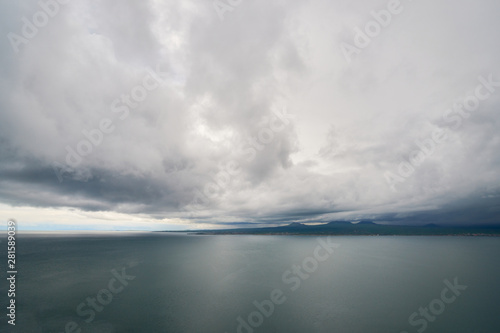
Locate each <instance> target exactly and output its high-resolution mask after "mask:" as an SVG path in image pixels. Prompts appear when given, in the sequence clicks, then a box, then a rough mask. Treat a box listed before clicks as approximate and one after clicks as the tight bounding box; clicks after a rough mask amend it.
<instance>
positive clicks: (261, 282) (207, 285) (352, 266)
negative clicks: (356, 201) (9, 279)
mask: <svg viewBox="0 0 500 333" xmlns="http://www.w3.org/2000/svg"><path fill="white" fill-rule="evenodd" d="M1 246H2V249H1V251H3V252H2V253H4V252H6V249H4V248H6V242H5V241H4V240H2V244H1ZM499 254H500V238H495V237H419V236H409V237H399V236H393V237H361V236H359V237H329V238H328V237H309V236H252V235H240V236H228V235H220V236H203V235H184V234H171V233H103V234H87V235H81V234H67V235H61V234H50V233H48V234H24V235H23V234H21V235H19V239H18V243H17V269H18V275H17V285H16V288H17V290H16V305H17V307H16V310H17V312H16V326H15V330H9V331H14V332H23V333H24V332H29V333H35V332H54V333H59V332H110V333H111V332H220V333H224V332H227V333H231V332H240V333H250V332H288V333H295V332H296V333H309V332H328V333H334V332H339V333H357V332H359V333H367V332H369V333H376V332H380V333H382V332H383V333H401V332H408V333H411V332H420V333H421V332H429V333H431V332H439V333H443V332H469V333H498V332H500V323H499V322H500V320H499V319H498V318H500V316H499V314H500V313H499V312H500V306H499V305H498V304H499V300H500V288H499V287H498V283H499V281H500V267H499V264H498V263H499V259H498V256H499ZM4 258H5V257H4ZM1 288H2V289H1V290H0V292H1V293H2V295H6V293H7V288H6V284H5V283H3V284H2V286H1ZM5 299H6V297H2V300H5ZM4 305H5V306H6V303H5V302H4V303H2V306H4ZM5 306H4V307H3V308H4V309H5ZM4 311H5V310H4ZM3 316H4V318H5V314H3ZM1 325H2V327H4V328H5V327H6V326H7V325H6V320H3V321H2V324H1ZM3 330H4V329H1V331H3Z"/></svg>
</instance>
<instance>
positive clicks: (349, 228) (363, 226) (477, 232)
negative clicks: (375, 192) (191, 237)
mask: <svg viewBox="0 0 500 333" xmlns="http://www.w3.org/2000/svg"><path fill="white" fill-rule="evenodd" d="M190 232H194V233H197V234H212V235H353V236H369V235H387V236H388V235H407V236H411V235H422V236H445V235H457V236H500V226H468V227H466V226H438V225H436V224H434V223H430V224H426V225H423V226H408V225H383V224H377V223H375V222H373V221H367V220H363V221H360V222H358V223H352V222H349V221H331V222H328V223H325V224H316V225H306V224H303V223H298V222H293V223H290V224H288V225H285V226H279V227H266V228H249V229H224V230H200V231H190Z"/></svg>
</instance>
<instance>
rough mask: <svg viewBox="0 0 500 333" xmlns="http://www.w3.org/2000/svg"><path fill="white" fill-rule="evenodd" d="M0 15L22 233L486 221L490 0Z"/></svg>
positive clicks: (35, 8)
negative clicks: (98, 220)
mask: <svg viewBox="0 0 500 333" xmlns="http://www.w3.org/2000/svg"><path fill="white" fill-rule="evenodd" d="M1 7H2V10H1V11H0V12H1V14H0V15H1V16H2V20H1V22H2V23H1V24H0V29H1V31H2V36H4V37H3V39H2V43H1V44H0V61H1V64H2V66H1V69H0V75H1V76H0V158H1V160H0V202H1V203H2V204H4V207H13V208H14V211H15V209H16V207H18V209H23V207H31V208H32V209H33V210H32V211H33V213H32V217H31V219H30V220H31V222H33V223H35V222H39V221H40V218H38V217H37V216H36V211H37V209H39V210H42V209H47V208H50V209H52V211H61V212H63V211H71V210H78V211H81V212H88V213H89V214H93V213H98V212H100V213H116V214H120V217H121V218H123V216H125V217H127V216H129V217H130V218H131V219H132V218H133V217H134V216H141V217H142V218H145V219H146V220H149V221H151V223H153V224H154V223H157V224H156V225H157V227H155V228H157V229H162V228H163V225H162V223H163V222H165V221H167V222H168V221H170V222H169V223H177V222H179V221H181V222H179V223H182V224H183V225H187V226H188V227H189V226H190V225H192V226H200V225H207V226H217V225H218V224H219V225H221V226H223V225H228V224H234V225H244V226H246V225H253V223H255V224H259V225H266V224H268V225H276V224H282V223H289V222H294V221H300V222H321V221H330V220H344V219H346V220H361V219H373V220H377V221H381V222H390V223H415V224H424V223H434V222H438V223H443V224H445V223H453V224H489V223H498V222H500V183H499V180H500V115H499V107H500V71H499V67H498V59H499V58H500V45H499V44H498V43H495V42H494V41H495V40H496V39H495V36H496V35H497V34H498V31H500V23H499V22H498V18H497V16H498V15H497V14H498V13H499V11H500V4H499V3H498V2H496V1H493V0H480V1H476V2H470V1H448V0H441V1H438V2H424V1H407V0H401V1H394V0H390V1H378V0H377V1H363V0H360V1H354V2H353V1H343V0H336V1H326V0H324V1H322V0H319V1H298V0H297V1H260V0H258V1H240V2H238V1H226V0H221V1H213V2H212V1H153V0H150V1H119V0H110V1H104V0H103V1H92V2H88V1H77V0H75V1H69V2H67V1H55V0H42V1H40V2H38V1H19V2H15V3H3V4H2V5H1ZM391 10H393V11H391ZM377 27H378V28H377ZM10 212H11V210H9V213H10ZM4 213H5V212H4ZM9 217H10V216H9ZM14 217H15V216H14ZM175 221H177V222H175ZM71 223H72V222H71V220H70V219H69V220H68V224H71ZM103 223H105V221H104V222H103Z"/></svg>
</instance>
